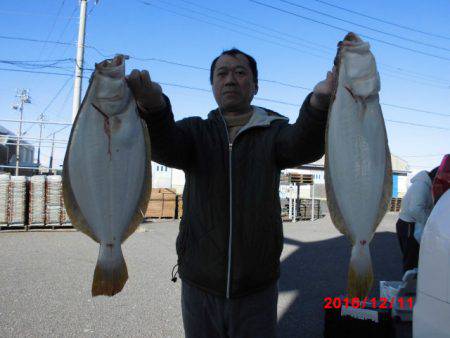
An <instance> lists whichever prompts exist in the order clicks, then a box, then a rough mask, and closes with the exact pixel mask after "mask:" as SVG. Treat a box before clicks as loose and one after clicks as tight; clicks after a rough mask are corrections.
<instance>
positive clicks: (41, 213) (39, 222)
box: [29, 175, 45, 227]
mask: <svg viewBox="0 0 450 338" xmlns="http://www.w3.org/2000/svg"><path fill="white" fill-rule="evenodd" d="M29 224H30V226H32V227H33V226H43V225H44V224H45V176H43V175H36V176H32V177H31V178H30V210H29Z"/></svg>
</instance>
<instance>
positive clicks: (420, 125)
mask: <svg viewBox="0 0 450 338" xmlns="http://www.w3.org/2000/svg"><path fill="white" fill-rule="evenodd" d="M159 83H160V84H162V85H165V86H170V87H179V88H185V89H191V90H196V91H202V92H212V91H211V90H208V89H203V88H198V87H192V86H186V85H180V84H175V83H167V82H159ZM254 100H257V101H267V102H274V103H279V104H282V105H287V106H294V107H299V104H298V103H293V102H286V101H278V100H273V99H268V98H262V97H255V98H254ZM380 104H381V105H389V104H385V103H380ZM391 106H393V105H391ZM396 107H397V108H399V107H401V106H396ZM401 108H403V109H410V108H408V107H401ZM414 111H420V112H427V113H433V112H429V111H424V110H420V109H414ZM437 114H439V113H437ZM440 115H441V114H440ZM444 116H450V115H444ZM386 121H389V122H392V123H400V124H406V125H412V126H419V127H424V128H433V129H440V130H450V128H444V127H439V126H433V125H426V124H419V123H412V122H407V121H397V120H386Z"/></svg>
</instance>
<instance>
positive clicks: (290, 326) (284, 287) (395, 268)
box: [278, 232, 402, 338]
mask: <svg viewBox="0 0 450 338" xmlns="http://www.w3.org/2000/svg"><path fill="white" fill-rule="evenodd" d="M284 244H287V245H294V246H297V248H296V249H295V251H294V252H293V253H292V254H290V255H289V256H287V257H286V258H285V259H284V260H283V261H282V262H281V277H280V280H279V292H280V296H281V295H282V293H283V292H292V291H295V292H296V294H297V295H296V298H295V300H294V301H293V302H292V303H291V304H290V305H289V307H288V308H287V309H286V310H285V312H284V313H282V315H281V317H280V319H279V322H278V335H279V337H280V338H285V337H306V338H310V337H322V335H323V326H324V323H323V318H324V310H323V305H324V298H325V297H335V296H339V295H343V294H346V287H347V269H348V262H349V258H350V251H351V245H350V243H349V241H348V240H347V239H346V238H345V237H344V236H340V237H337V238H333V239H328V240H324V241H318V242H301V241H297V240H292V239H290V238H285V240H284ZM370 251H371V254H372V266H373V270H374V277H375V281H374V284H373V287H372V291H371V294H370V296H371V297H379V281H380V280H400V279H401V278H402V268H401V267H402V265H401V252H400V248H399V245H398V240H397V236H396V234H395V233H392V232H378V233H376V234H375V236H374V238H373V240H372V242H371V243H370Z"/></svg>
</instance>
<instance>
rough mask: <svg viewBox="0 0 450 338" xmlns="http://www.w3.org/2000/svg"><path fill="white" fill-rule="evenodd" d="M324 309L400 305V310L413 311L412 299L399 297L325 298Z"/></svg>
mask: <svg viewBox="0 0 450 338" xmlns="http://www.w3.org/2000/svg"><path fill="white" fill-rule="evenodd" d="M323 301H324V305H323V308H324V309H340V308H343V307H345V308H349V307H352V308H355V309H392V308H393V307H394V306H395V304H398V308H400V309H412V308H413V305H414V304H413V298H412V297H398V298H384V297H381V298H376V297H373V298H369V297H366V298H363V299H360V298H356V297H355V298H349V297H345V298H341V297H325V298H324V299H323Z"/></svg>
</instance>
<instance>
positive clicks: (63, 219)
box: [61, 194, 72, 226]
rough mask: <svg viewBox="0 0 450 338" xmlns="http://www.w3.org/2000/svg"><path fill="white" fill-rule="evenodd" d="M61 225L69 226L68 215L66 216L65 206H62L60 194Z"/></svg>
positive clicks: (62, 199)
mask: <svg viewBox="0 0 450 338" xmlns="http://www.w3.org/2000/svg"><path fill="white" fill-rule="evenodd" d="M61 225H64V226H71V225H72V224H71V222H70V218H69V215H67V210H66V206H65V205H64V198H63V196H62V194H61Z"/></svg>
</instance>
